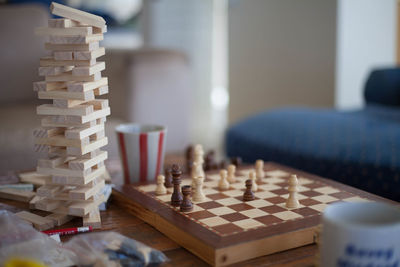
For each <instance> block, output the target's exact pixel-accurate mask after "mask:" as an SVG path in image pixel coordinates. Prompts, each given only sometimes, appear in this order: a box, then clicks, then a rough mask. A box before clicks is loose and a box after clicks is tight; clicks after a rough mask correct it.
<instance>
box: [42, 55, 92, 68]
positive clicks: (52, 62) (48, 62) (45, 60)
mask: <svg viewBox="0 0 400 267" xmlns="http://www.w3.org/2000/svg"><path fill="white" fill-rule="evenodd" d="M95 63H96V59H91V60H56V59H55V58H54V57H52V56H47V57H42V58H41V59H40V62H39V65H40V66H43V67H48V66H91V65H93V64H95Z"/></svg>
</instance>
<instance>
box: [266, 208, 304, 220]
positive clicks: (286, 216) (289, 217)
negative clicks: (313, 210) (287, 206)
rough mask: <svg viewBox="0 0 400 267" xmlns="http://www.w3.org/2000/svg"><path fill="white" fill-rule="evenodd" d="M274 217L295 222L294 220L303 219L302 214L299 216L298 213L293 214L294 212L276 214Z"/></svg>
mask: <svg viewBox="0 0 400 267" xmlns="http://www.w3.org/2000/svg"><path fill="white" fill-rule="evenodd" d="M272 215H273V216H275V217H278V218H279V219H282V220H284V221H287V220H293V219H297V218H302V217H303V216H301V215H300V214H297V213H296V212H293V211H290V210H287V211H282V212H278V213H274V214H272Z"/></svg>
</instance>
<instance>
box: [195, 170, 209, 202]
mask: <svg viewBox="0 0 400 267" xmlns="http://www.w3.org/2000/svg"><path fill="white" fill-rule="evenodd" d="M194 181H195V184H196V191H195V192H194V194H193V198H192V200H193V201H194V202H202V201H204V199H205V198H206V196H205V195H204V193H203V183H204V178H203V177H201V176H199V177H197V178H196V179H195V180H194Z"/></svg>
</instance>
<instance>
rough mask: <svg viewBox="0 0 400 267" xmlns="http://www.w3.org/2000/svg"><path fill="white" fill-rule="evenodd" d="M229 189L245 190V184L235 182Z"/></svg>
mask: <svg viewBox="0 0 400 267" xmlns="http://www.w3.org/2000/svg"><path fill="white" fill-rule="evenodd" d="M230 187H231V188H233V189H244V188H245V183H244V182H239V183H238V182H236V183H233V184H230Z"/></svg>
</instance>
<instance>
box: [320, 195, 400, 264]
mask: <svg viewBox="0 0 400 267" xmlns="http://www.w3.org/2000/svg"><path fill="white" fill-rule="evenodd" d="M322 225H323V226H322V236H321V244H320V255H321V266H323V267H331V266H332V267H333V266H337V267H353V266H354V267H364V266H365V267H378V266H379V267H396V266H399V267H400V209H399V207H396V206H393V205H389V204H385V203H378V202H359V203H346V202H340V203H334V204H331V205H329V206H328V207H327V208H326V209H325V211H324V213H323V216H322Z"/></svg>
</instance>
